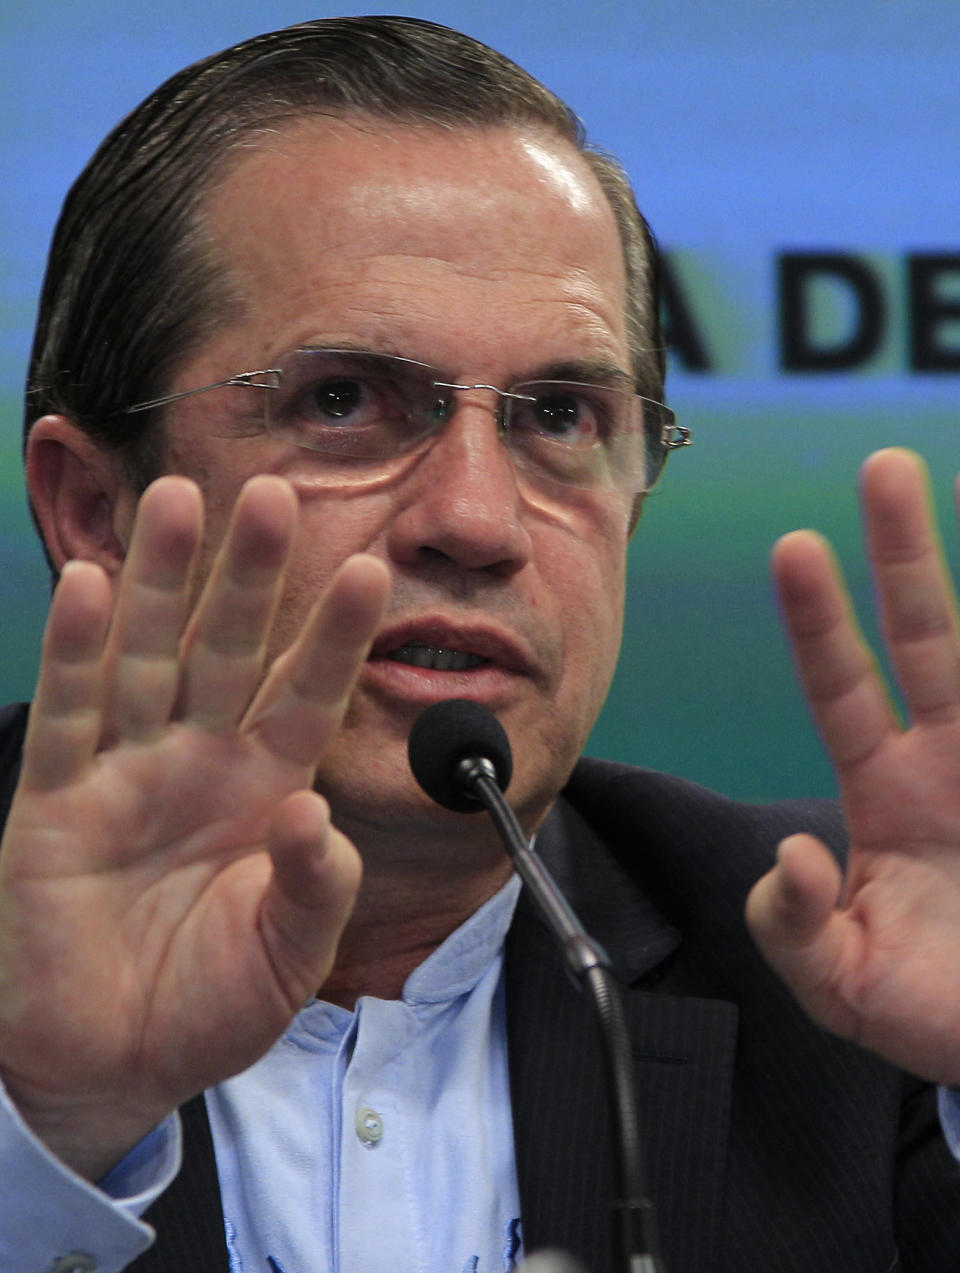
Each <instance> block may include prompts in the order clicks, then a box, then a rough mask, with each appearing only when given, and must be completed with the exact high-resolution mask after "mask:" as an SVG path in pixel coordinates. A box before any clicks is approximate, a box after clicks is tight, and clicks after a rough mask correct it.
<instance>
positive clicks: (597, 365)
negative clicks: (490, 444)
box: [297, 340, 637, 393]
mask: <svg viewBox="0 0 960 1273" xmlns="http://www.w3.org/2000/svg"><path fill="white" fill-rule="evenodd" d="M297 348H298V349H303V350H307V349H317V350H320V349H338V350H342V352H343V353H345V354H356V355H357V356H358V357H361V358H362V357H363V355H364V354H367V355H371V356H372V357H374V358H376V357H377V356H378V355H380V354H386V355H387V356H388V357H392V358H403V359H406V360H407V361H408V362H417V363H420V365H421V366H424V367H432V368H433V370H435V371H437V372H439V373H440V374H441V375H442V376H443V377H444V379H451V380H455V379H457V377H456V376H454V375H453V374H452V373H447V372H446V371H445V370H444V369H443V368H442V367H437V366H435V365H434V364H432V363H425V362H422V361H421V359H419V358H412V357H411V355H410V354H409V353H405V352H404V351H402V350H401V349H399V348H398V347H396V346H393V345H392V344H391V345H388V346H386V347H383V348H379V349H371V348H370V346H369V345H366V344H360V343H358V342H356V341H350V340H344V341H337V343H336V344H335V345H327V344H320V343H318V342H316V341H304V342H303V343H302V344H300V345H298V346H297ZM536 380H567V381H572V382H574V383H576V384H588V385H608V386H609V387H610V388H612V389H624V390H626V391H627V392H628V393H635V392H636V391H637V384H636V379H635V377H634V376H633V375H632V373H631V372H629V371H624V369H623V368H622V367H621V366H620V365H619V364H618V363H615V362H610V361H609V360H608V359H606V358H577V359H572V360H567V361H564V362H554V363H547V364H545V365H543V366H541V367H538V368H537V369H536V370H535V371H532V372H525V373H524V374H522V375H517V376H513V377H511V378H510V384H511V385H517V384H527V383H528V382H530V381H536ZM506 387H508V388H509V385H508V386H506Z"/></svg>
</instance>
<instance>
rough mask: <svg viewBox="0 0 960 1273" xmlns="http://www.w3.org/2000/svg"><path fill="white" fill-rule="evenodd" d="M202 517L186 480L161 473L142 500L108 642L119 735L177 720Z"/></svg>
mask: <svg viewBox="0 0 960 1273" xmlns="http://www.w3.org/2000/svg"><path fill="white" fill-rule="evenodd" d="M202 520H203V507H202V500H201V496H200V492H199V491H198V490H197V488H196V486H194V484H193V483H192V482H190V481H188V480H187V479H186V478H183V477H165V478H160V479H159V480H158V481H156V482H154V483H153V485H152V486H150V487H149V488H148V489H147V490H146V492H145V493H144V494H143V496H142V497H141V499H140V504H139V506H138V508H137V518H136V521H135V523H134V529H133V535H132V537H131V542H130V549H129V552H128V553H127V560H126V562H125V563H124V568H123V572H122V574H121V577H120V584H119V588H118V593H117V603H116V611H115V617H114V621H113V625H112V628H111V632H110V639H109V643H108V647H107V656H106V663H107V675H108V686H109V690H108V705H107V714H106V716H107V719H106V725H105V733H106V735H107V736H108V737H110V738H111V739H115V738H120V739H145V738H149V737H152V736H153V735H154V734H155V733H156V731H157V730H158V729H160V728H162V727H164V726H165V725H166V724H167V723H168V721H169V718H170V713H171V711H172V709H173V704H174V701H175V699H176V695H177V692H178V687H179V680H180V666H179V653H178V651H179V644H180V638H181V636H182V633H183V627H184V622H185V620H186V615H187V607H188V604H189V590H190V578H191V570H192V566H193V561H194V557H195V554H196V551H197V546H198V545H199V543H200V537H201V533H202Z"/></svg>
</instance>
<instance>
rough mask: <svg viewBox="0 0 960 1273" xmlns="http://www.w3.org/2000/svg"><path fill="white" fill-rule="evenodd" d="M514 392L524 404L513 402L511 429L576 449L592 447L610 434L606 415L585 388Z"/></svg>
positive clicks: (599, 400)
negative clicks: (521, 396)
mask: <svg viewBox="0 0 960 1273" xmlns="http://www.w3.org/2000/svg"><path fill="white" fill-rule="evenodd" d="M516 392H517V393H519V394H522V395H523V398H524V399H525V401H520V402H514V418H513V424H514V426H516V425H520V427H522V428H524V429H528V430H530V431H532V432H534V433H537V434H539V435H540V436H541V437H544V438H550V439H553V440H555V441H558V442H563V443H566V444H567V445H568V446H577V447H587V446H593V445H595V444H596V443H597V442H598V441H602V440H603V439H604V438H605V437H606V435H607V433H608V432H609V427H608V422H607V417H608V414H609V412H608V411H607V409H606V408H605V406H604V403H603V400H602V398H601V396H600V394H599V393H596V394H594V393H592V392H591V390H590V388H589V386H587V385H583V386H580V385H577V386H576V387H574V386H572V385H560V384H557V385H525V386H523V387H522V388H520V389H518V390H516Z"/></svg>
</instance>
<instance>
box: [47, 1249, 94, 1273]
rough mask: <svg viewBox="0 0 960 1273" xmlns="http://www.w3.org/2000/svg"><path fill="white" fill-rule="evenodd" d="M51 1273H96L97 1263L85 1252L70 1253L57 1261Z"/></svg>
mask: <svg viewBox="0 0 960 1273" xmlns="http://www.w3.org/2000/svg"><path fill="white" fill-rule="evenodd" d="M51 1273H97V1262H96V1260H95V1259H94V1258H93V1256H92V1255H87V1254H86V1252H85V1251H71V1252H70V1254H69V1255H65V1256H63V1258H62V1259H59V1260H57V1262H56V1264H54V1266H53V1268H52V1269H51Z"/></svg>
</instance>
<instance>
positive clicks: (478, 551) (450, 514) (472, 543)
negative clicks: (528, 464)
mask: <svg viewBox="0 0 960 1273" xmlns="http://www.w3.org/2000/svg"><path fill="white" fill-rule="evenodd" d="M485 399H489V401H485ZM453 405H454V410H453V415H452V417H451V419H450V420H448V422H447V423H446V425H445V426H444V428H443V430H442V431H441V432H440V434H439V436H438V437H437V438H436V440H435V441H434V442H433V445H432V446H431V447H430V449H429V450H428V451H427V452H426V453H425V454H424V455H423V457H422V458H421V459H420V460H419V461H418V462H417V464H416V465H415V466H414V468H413V469H412V470H411V471H410V472H409V473H408V474H407V476H406V477H405V478H404V481H403V488H402V492H401V503H400V507H399V509H398V511H397V513H396V515H395V516H394V518H393V521H392V523H391V528H390V536H389V542H390V550H391V555H392V557H393V560H394V561H396V562H398V563H400V564H404V565H415V564H422V563H424V562H428V561H438V560H447V561H449V562H452V563H454V564H455V565H457V566H458V567H460V568H461V569H464V570H486V571H489V572H492V573H494V574H497V575H502V576H509V575H512V574H514V573H515V572H516V571H518V570H520V569H521V568H522V567H523V566H524V565H525V564H526V563H527V562H528V561H529V560H530V555H531V541H530V533H529V530H528V528H527V525H526V521H525V518H524V507H525V506H524V501H523V498H522V494H521V491H520V487H519V485H518V482H517V473H516V469H515V468H514V463H513V459H512V457H511V455H510V451H509V449H508V448H507V446H505V445H504V443H503V441H502V440H501V437H500V430H499V428H498V420H497V414H496V413H497V406H498V402H497V400H496V398H495V396H494V394H493V393H491V392H488V391H486V390H485V389H483V388H480V389H476V390H474V389H471V390H470V391H469V393H468V394H464V393H458V394H457V395H456V396H455V399H454V404H453Z"/></svg>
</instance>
